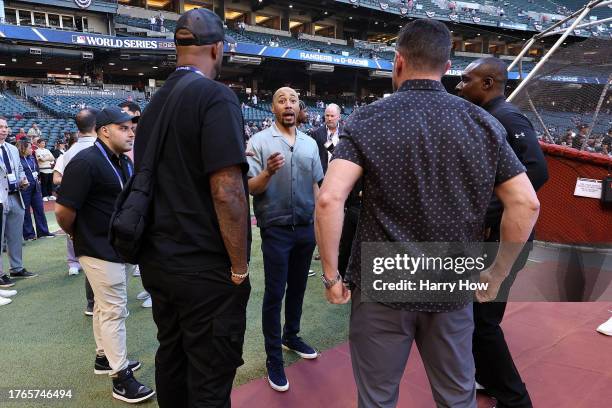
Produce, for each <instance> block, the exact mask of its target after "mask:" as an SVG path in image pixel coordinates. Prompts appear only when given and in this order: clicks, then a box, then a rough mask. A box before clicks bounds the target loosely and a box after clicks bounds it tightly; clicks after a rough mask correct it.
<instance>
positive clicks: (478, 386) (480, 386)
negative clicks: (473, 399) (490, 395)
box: [475, 381, 485, 390]
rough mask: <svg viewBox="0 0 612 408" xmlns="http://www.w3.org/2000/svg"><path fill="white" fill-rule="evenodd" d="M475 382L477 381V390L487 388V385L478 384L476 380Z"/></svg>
mask: <svg viewBox="0 0 612 408" xmlns="http://www.w3.org/2000/svg"><path fill="white" fill-rule="evenodd" d="M475 382H476V389H477V390H484V389H485V387H483V386H482V385H480V384H478V381H475Z"/></svg>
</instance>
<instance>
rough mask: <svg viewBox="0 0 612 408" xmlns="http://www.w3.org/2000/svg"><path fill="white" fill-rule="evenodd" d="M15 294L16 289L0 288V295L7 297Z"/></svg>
mask: <svg viewBox="0 0 612 408" xmlns="http://www.w3.org/2000/svg"><path fill="white" fill-rule="evenodd" d="M16 294H17V291H16V290H13V289H11V290H4V289H0V297H4V298H9V297H11V296H15V295H16Z"/></svg>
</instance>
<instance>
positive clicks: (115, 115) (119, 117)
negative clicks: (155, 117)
mask: <svg viewBox="0 0 612 408" xmlns="http://www.w3.org/2000/svg"><path fill="white" fill-rule="evenodd" d="M133 119H134V117H133V116H132V115H130V114H129V113H127V112H124V111H122V110H121V108H119V107H117V106H109V107H106V108H104V109H102V110H100V111H98V112H97V113H96V130H98V129H100V128H101V127H102V126H106V125H110V124H117V125H118V124H119V123H123V122H133V121H134V120H133Z"/></svg>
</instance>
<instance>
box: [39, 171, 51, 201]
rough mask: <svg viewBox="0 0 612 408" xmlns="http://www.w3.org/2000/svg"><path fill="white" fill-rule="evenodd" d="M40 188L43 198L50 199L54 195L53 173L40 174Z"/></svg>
mask: <svg viewBox="0 0 612 408" xmlns="http://www.w3.org/2000/svg"><path fill="white" fill-rule="evenodd" d="M39 175H40V187H41V189H42V196H43V198H44V197H49V196H50V195H51V193H53V173H49V174H47V173H40V174H39Z"/></svg>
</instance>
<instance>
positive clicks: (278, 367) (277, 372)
mask: <svg viewBox="0 0 612 408" xmlns="http://www.w3.org/2000/svg"><path fill="white" fill-rule="evenodd" d="M266 367H267V368H268V383H270V387H272V389H273V390H274V391H279V392H285V391H287V390H288V389H289V381H287V376H286V375H285V367H283V363H272V362H269V361H267V362H266Z"/></svg>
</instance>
